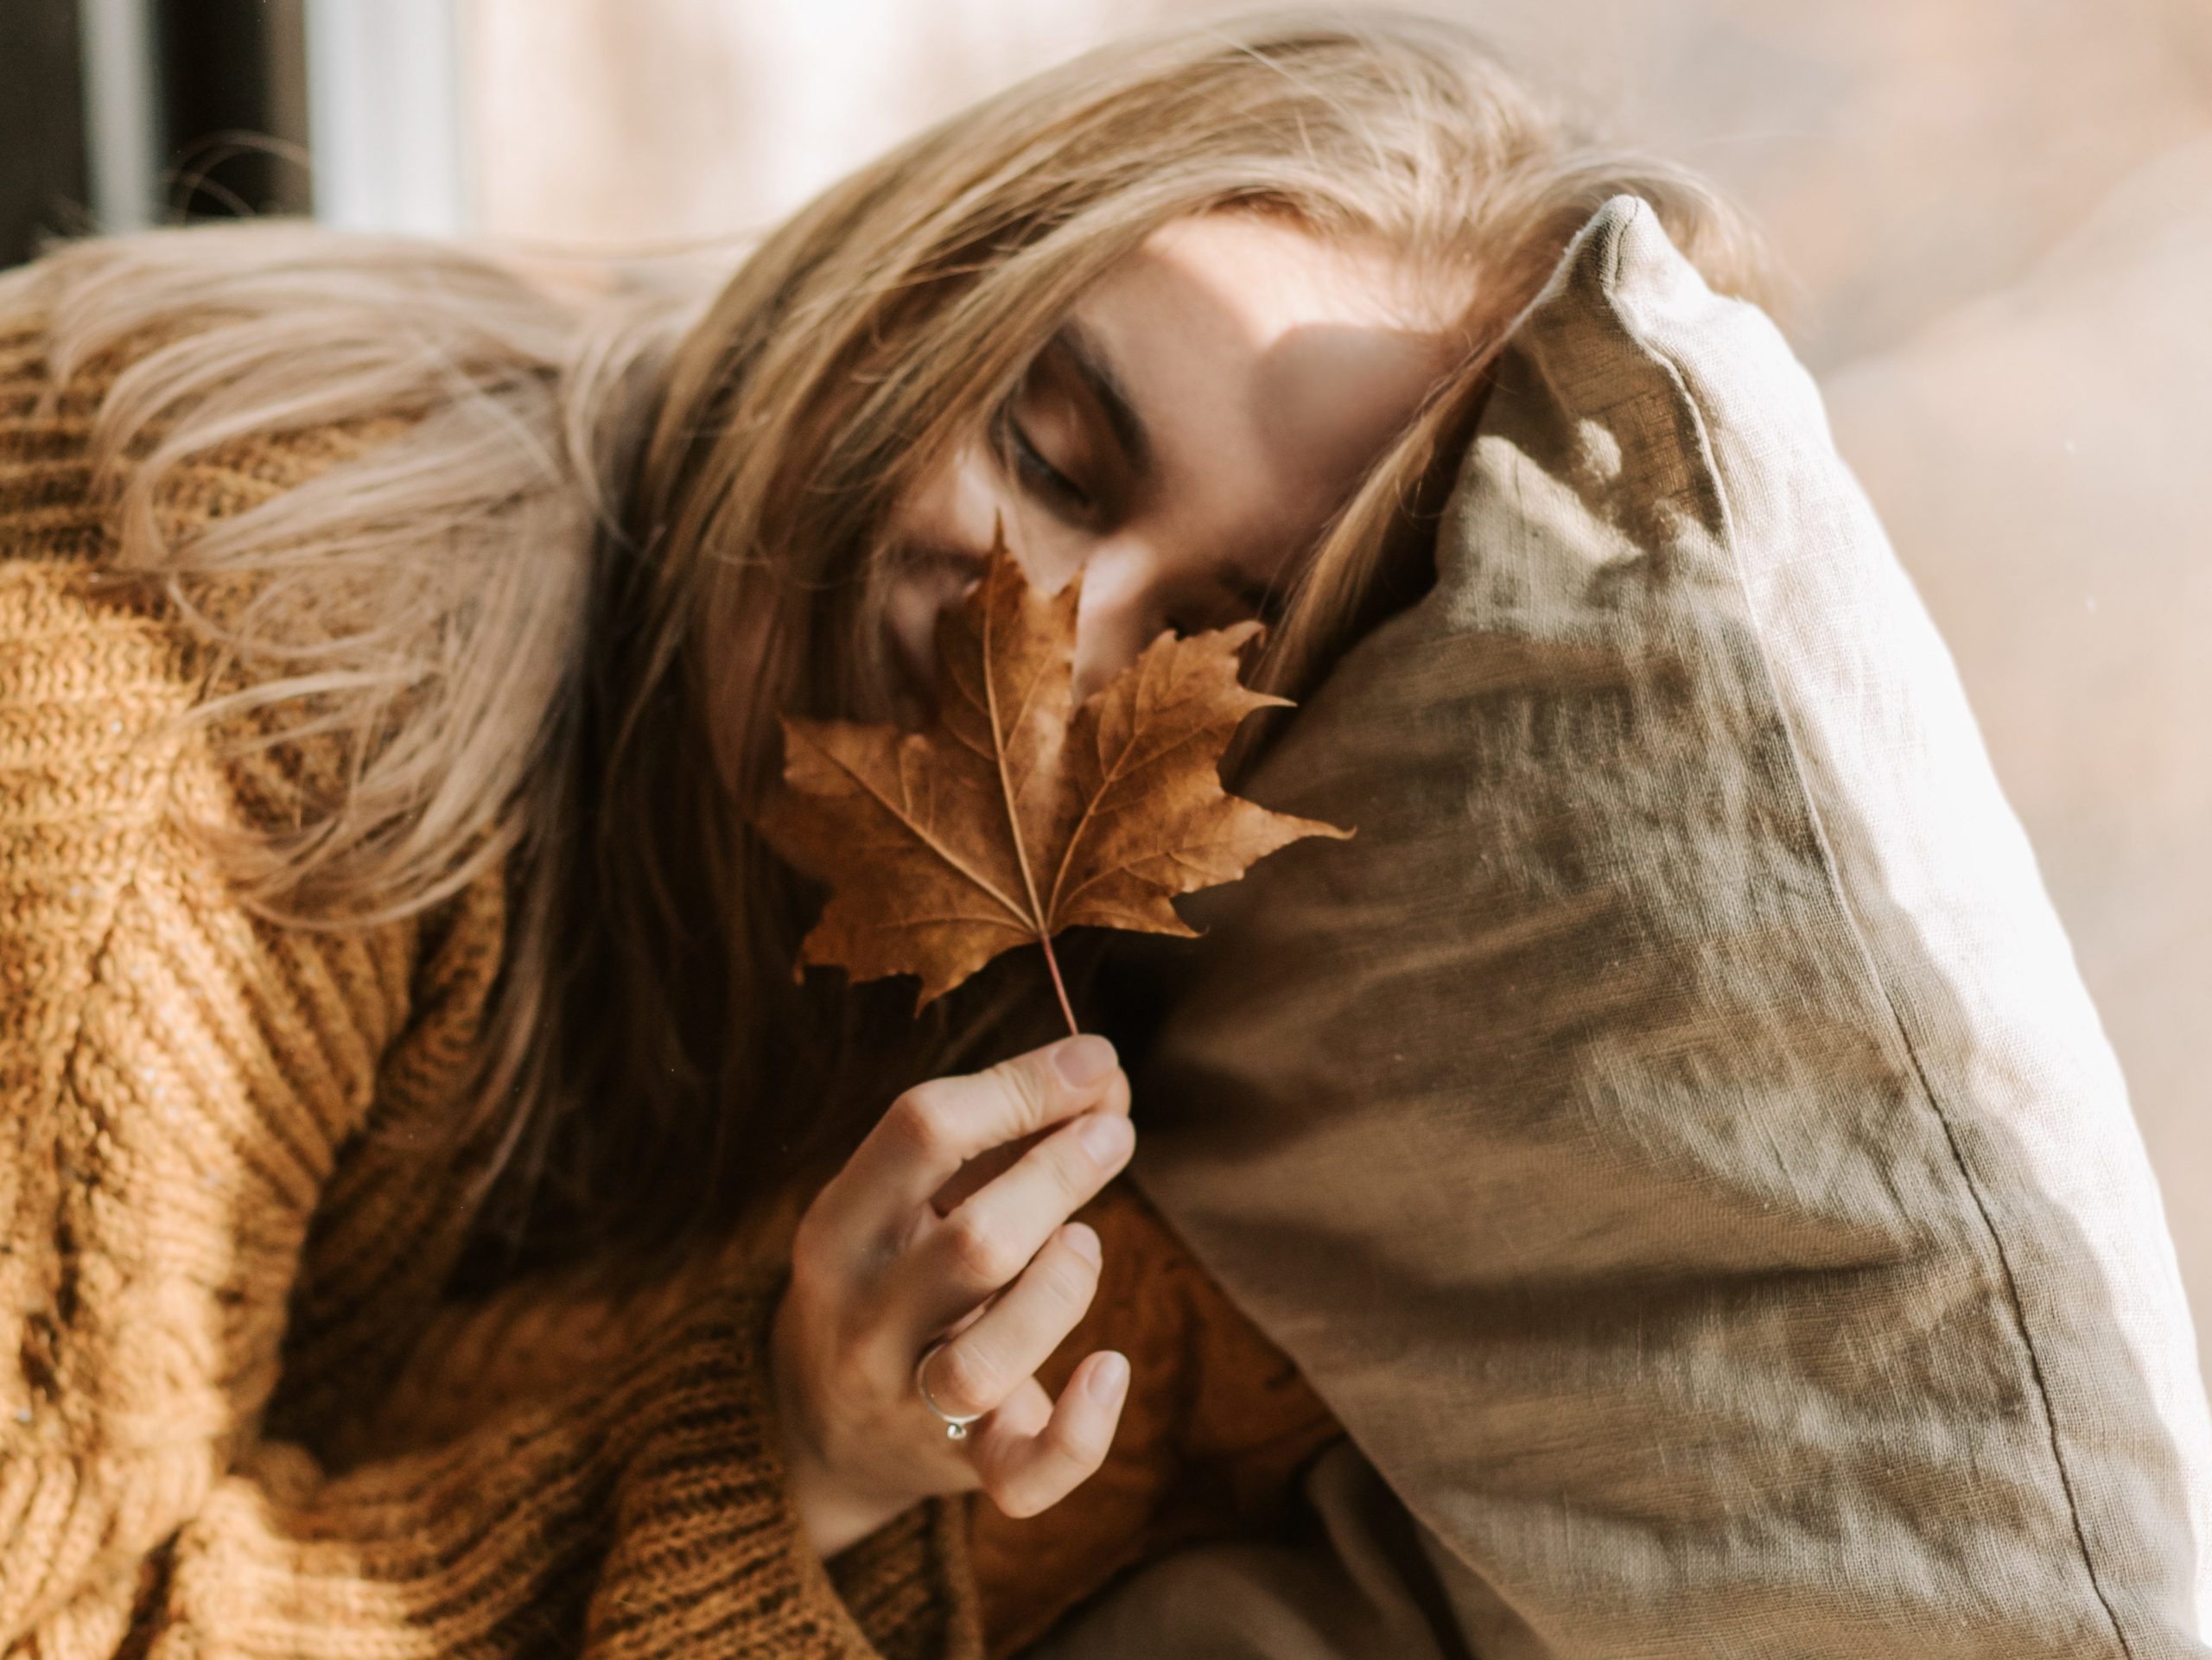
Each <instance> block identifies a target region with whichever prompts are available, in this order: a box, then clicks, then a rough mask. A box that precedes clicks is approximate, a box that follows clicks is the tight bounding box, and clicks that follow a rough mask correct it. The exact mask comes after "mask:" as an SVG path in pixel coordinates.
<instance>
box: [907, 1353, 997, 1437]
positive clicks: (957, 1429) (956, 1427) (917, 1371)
mask: <svg viewBox="0 0 2212 1660" xmlns="http://www.w3.org/2000/svg"><path fill="white" fill-rule="evenodd" d="M951 1341H952V1339H950V1337H941V1338H939V1339H938V1340H937V1341H936V1342H934V1343H932V1344H931V1345H930V1346H929V1347H928V1348H926V1349H925V1350H923V1351H922V1352H921V1358H919V1359H918V1360H916V1361H915V1362H914V1390H915V1393H917V1394H918V1395H919V1396H921V1397H922V1404H923V1405H924V1406H925V1407H927V1408H928V1409H930V1410H931V1412H934V1413H936V1414H937V1415H938V1417H940V1418H942V1419H944V1438H945V1440H947V1441H966V1440H967V1439H968V1426H969V1424H972V1423H974V1422H975V1421H976V1419H978V1418H980V1417H982V1413H980V1412H970V1413H968V1414H965V1415H957V1414H954V1413H950V1412H947V1411H946V1410H945V1409H944V1408H943V1407H941V1406H939V1405H938V1403H937V1402H936V1401H935V1400H934V1399H932V1398H931V1395H930V1386H929V1384H928V1383H926V1382H925V1381H924V1379H923V1377H922V1368H923V1367H925V1366H926V1365H928V1364H930V1357H931V1355H933V1354H935V1353H936V1352H938V1350H939V1349H942V1348H943V1347H944V1345H946V1344H948V1343H950V1342H951Z"/></svg>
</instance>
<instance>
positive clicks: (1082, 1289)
mask: <svg viewBox="0 0 2212 1660" xmlns="http://www.w3.org/2000/svg"><path fill="white" fill-rule="evenodd" d="M1099 1268H1100V1265H1099V1264H1098V1263H1096V1262H1091V1261H1090V1260H1089V1259H1088V1258H1086V1257H1084V1256H1083V1255H1082V1254H1081V1253H1080V1252H1078V1251H1077V1250H1076V1249H1075V1248H1074V1247H1073V1246H1072V1245H1070V1244H1069V1243H1066V1241H1065V1240H1062V1241H1061V1243H1060V1248H1059V1249H1058V1250H1055V1251H1053V1252H1052V1253H1051V1256H1050V1260H1049V1261H1041V1260H1040V1261H1039V1262H1038V1264H1037V1266H1036V1267H1035V1268H1034V1269H1032V1270H1031V1271H1032V1272H1033V1273H1034V1274H1035V1275H1037V1276H1038V1278H1039V1280H1040V1281H1041V1282H1043V1283H1042V1286H1041V1288H1042V1289H1043V1290H1044V1292H1045V1293H1046V1294H1047V1295H1048V1296H1050V1297H1051V1298H1052V1301H1055V1302H1057V1303H1059V1304H1062V1305H1063V1306H1065V1307H1067V1308H1069V1309H1071V1310H1073V1311H1074V1312H1076V1313H1081V1312H1082V1311H1083V1310H1084V1309H1085V1308H1088V1307H1090V1300H1091V1299H1092V1298H1093V1297H1094V1296H1096V1295H1097V1294H1098V1275H1099Z"/></svg>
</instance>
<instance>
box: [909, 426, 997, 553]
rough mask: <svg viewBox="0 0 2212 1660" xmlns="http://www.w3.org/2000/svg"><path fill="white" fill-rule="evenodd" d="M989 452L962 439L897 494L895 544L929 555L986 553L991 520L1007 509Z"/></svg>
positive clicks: (989, 541)
mask: <svg viewBox="0 0 2212 1660" xmlns="http://www.w3.org/2000/svg"><path fill="white" fill-rule="evenodd" d="M996 485H997V480H996V477H995V469H994V468H993V467H992V464H991V458H990V455H989V454H988V452H987V451H986V450H985V449H984V448H983V447H982V445H981V444H979V443H969V444H963V445H962V446H961V447H960V448H959V449H958V450H957V452H955V454H954V455H953V456H952V457H951V459H950V461H947V462H945V464H944V465H943V466H941V467H937V468H935V469H934V470H933V471H931V473H930V474H928V475H926V476H925V477H924V478H922V479H919V480H916V481H915V483H914V485H913V486H912V487H911V488H910V489H908V490H907V492H906V494H905V495H904V496H902V497H900V498H899V506H898V507H897V508H896V509H895V510H894V511H893V513H892V515H891V521H890V525H889V530H890V533H891V539H892V542H893V545H894V546H897V547H899V548H902V549H905V550H909V551H911V552H913V553H917V554H919V555H921V556H923V557H928V556H929V555H931V554H932V553H940V554H950V555H955V556H958V555H963V554H972V555H974V556H976V557H982V555H983V554H985V553H987V552H988V551H989V550H990V545H991V525H992V524H993V522H994V520H995V518H997V516H998V515H999V514H1000V513H1001V512H1005V511H1006V502H1005V499H1004V498H1003V497H1002V496H1001V494H1000V493H999V491H998V490H997V488H996Z"/></svg>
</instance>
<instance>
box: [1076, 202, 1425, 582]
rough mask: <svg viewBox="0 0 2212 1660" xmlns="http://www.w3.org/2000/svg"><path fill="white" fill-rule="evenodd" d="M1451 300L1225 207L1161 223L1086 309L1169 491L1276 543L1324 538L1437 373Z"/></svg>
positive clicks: (1386, 260)
mask: <svg viewBox="0 0 2212 1660" xmlns="http://www.w3.org/2000/svg"><path fill="white" fill-rule="evenodd" d="M1443 299H1444V296H1440V295H1439V294H1438V293H1437V292H1436V291H1435V289H1434V287H1433V285H1427V286H1425V285H1424V284H1423V283H1422V282H1421V280H1420V278H1419V277H1417V276H1416V274H1415V273H1414V271H1413V270H1412V269H1411V268H1410V267H1409V266H1408V264H1406V263H1405V262H1404V261H1402V259H1400V258H1397V257H1396V256H1395V255H1394V254H1393V253H1391V252H1390V251H1388V250H1386V249H1383V248H1382V247H1380V246H1377V245H1361V244H1348V243H1344V242H1340V241H1335V240H1325V239H1320V238H1318V237H1316V236H1314V235H1313V234H1312V233H1311V232H1306V231H1305V230H1303V229H1301V228H1300V227H1298V226H1294V225H1293V224H1290V223H1288V222H1287V221H1286V220H1283V219H1274V218H1268V217H1262V216H1260V215H1257V214H1251V213H1209V214H1204V215H1196V216H1192V217H1189V218H1185V219H1176V220H1173V221H1171V222H1169V223H1168V224H1166V225H1165V226H1160V228H1159V229H1157V230H1155V231H1154V232H1152V234H1151V235H1150V236H1149V237H1148V238H1147V239H1146V240H1145V241H1144V242H1143V243H1142V244H1141V245H1140V246H1139V247H1138V248H1137V249H1136V250H1135V251H1133V252H1132V253H1131V254H1129V255H1128V257H1127V258H1124V259H1122V261H1120V262H1119V263H1118V264H1116V265H1115V266H1114V267H1113V268H1112V269H1111V270H1109V271H1108V272H1107V273H1106V274H1105V275H1104V276H1103V277H1102V278H1101V279H1100V280H1099V282H1098V283H1096V284H1095V285H1094V287H1093V289H1091V291H1090V293H1089V294H1087V295H1086V296H1084V299H1083V301H1082V302H1079V303H1078V304H1077V306H1076V308H1075V311H1076V315H1077V318H1078V319H1079V320H1080V321H1081V323H1082V325H1083V327H1084V331H1085V333H1086V334H1090V335H1091V336H1093V337H1094V338H1096V340H1099V342H1100V343H1101V345H1102V346H1103V347H1104V348H1105V349H1106V350H1107V351H1108V352H1109V353H1110V354H1111V356H1112V358H1113V359H1114V361H1115V363H1116V366H1117V367H1118V369H1119V371H1120V372H1121V374H1122V377H1123V378H1124V379H1125V380H1126V381H1127V383H1128V390H1129V392H1130V396H1131V399H1132V401H1133V402H1134V403H1135V404H1137V405H1138V408H1139V410H1140V412H1141V415H1142V416H1143V417H1144V418H1145V420H1146V422H1147V424H1148V425H1149V426H1150V427H1151V428H1152V429H1153V433H1154V441H1155V444H1156V447H1157V448H1158V449H1159V451H1160V472H1161V474H1162V477H1161V484H1162V486H1163V487H1165V488H1167V489H1171V490H1179V491H1180V492H1182V493H1184V495H1185V498H1186V499H1188V500H1189V501H1190V504H1191V506H1192V511H1193V512H1199V511H1201V510H1210V511H1208V512H1206V513H1205V516H1207V517H1210V518H1215V519H1217V520H1221V521H1223V522H1224V527H1225V526H1226V525H1227V524H1228V522H1230V521H1234V522H1235V523H1236V525H1237V526H1239V527H1241V528H1247V529H1249V530H1250V531H1254V532H1255V533H1257V534H1261V535H1272V536H1275V537H1281V536H1283V535H1286V534H1290V535H1294V534H1299V533H1301V532H1304V531H1306V529H1307V528H1308V526H1309V525H1310V526H1311V528H1313V529H1318V528H1319V520H1320V519H1321V518H1325V517H1326V515H1327V514H1328V513H1329V512H1332V511H1333V510H1334V507H1335V506H1336V505H1337V503H1338V501H1339V500H1340V499H1342V496H1343V494H1344V492H1346V491H1347V490H1349V489H1350V488H1351V486H1352V485H1353V484H1354V483H1355V482H1356V481H1357V476H1358V474H1359V473H1360V472H1361V471H1362V470H1363V468H1364V467H1366V466H1367V465H1368V464H1369V463H1370V461H1372V460H1373V459H1374V458H1375V456H1376V454H1377V453H1378V452H1379V451H1380V449H1381V448H1382V447H1383V445H1384V444H1385V443H1387V442H1388V441H1389V437H1390V436H1391V435H1392V433H1393V432H1394V431H1395V429H1397V427H1398V426H1399V425H1400V424H1401V423H1402V422H1403V421H1404V420H1405V418H1406V417H1407V416H1408V415H1409V414H1410V413H1411V412H1412V410H1413V408H1414V405H1415V404H1417V403H1418V402H1419V401H1420V399H1421V396H1422V395H1423V394H1424V393H1425V392H1426V391H1427V389H1428V388H1429V387H1430V386H1431V385H1433V384H1434V382H1435V380H1436V378H1437V377H1438V376H1439V375H1440V374H1441V373H1442V372H1443V371H1444V369H1445V367H1446V340H1447V334H1448V331H1447V330H1446V328H1445V327H1444V325H1443V322H1442V315H1443V304H1442V302H1443ZM1240 539H1241V538H1240Z"/></svg>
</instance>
